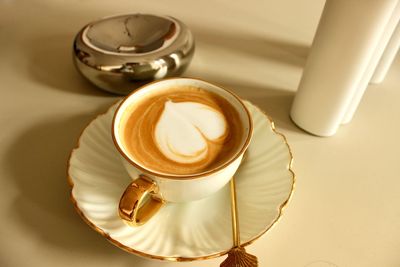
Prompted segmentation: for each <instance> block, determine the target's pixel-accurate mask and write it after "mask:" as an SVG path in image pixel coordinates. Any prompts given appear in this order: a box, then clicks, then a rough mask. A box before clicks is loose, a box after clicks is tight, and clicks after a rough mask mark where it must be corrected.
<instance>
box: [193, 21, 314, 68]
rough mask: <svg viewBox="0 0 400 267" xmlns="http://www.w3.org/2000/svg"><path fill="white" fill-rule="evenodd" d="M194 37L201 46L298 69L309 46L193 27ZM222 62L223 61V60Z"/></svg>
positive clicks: (241, 33)
mask: <svg viewBox="0 0 400 267" xmlns="http://www.w3.org/2000/svg"><path fill="white" fill-rule="evenodd" d="M192 30H193V33H194V36H195V38H196V41H197V43H198V44H199V45H202V44H207V45H212V46H217V47H220V48H224V49H229V50H234V51H235V52H237V53H240V54H241V55H245V56H249V57H258V58H260V59H268V60H272V61H277V62H281V63H285V64H290V65H293V66H297V67H303V66H304V64H305V62H306V58H307V55H308V52H309V49H310V48H309V46H307V45H304V44H300V43H292V42H288V41H285V40H279V39H276V38H274V37H269V36H267V35H266V34H265V36H262V35H259V34H258V35H255V34H252V33H251V32H246V33H244V32H238V33H236V34H235V31H229V32H228V31H224V32H222V31H221V30H219V31H216V30H214V29H211V28H202V27H200V26H195V25H193V27H192ZM221 60H223V59H222V58H221Z"/></svg>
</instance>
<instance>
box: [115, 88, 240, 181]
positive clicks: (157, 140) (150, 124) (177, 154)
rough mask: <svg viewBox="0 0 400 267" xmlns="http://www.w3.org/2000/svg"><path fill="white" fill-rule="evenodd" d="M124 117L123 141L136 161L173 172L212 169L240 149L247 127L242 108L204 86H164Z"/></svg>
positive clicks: (159, 169)
mask: <svg viewBox="0 0 400 267" xmlns="http://www.w3.org/2000/svg"><path fill="white" fill-rule="evenodd" d="M124 116H125V117H124V119H122V121H123V122H122V123H121V124H122V128H123V129H122V132H123V142H124V146H125V147H126V149H127V151H128V152H129V154H130V155H132V158H134V159H135V161H137V162H139V163H140V164H141V165H143V166H145V167H146V168H149V169H151V170H154V171H157V172H162V173H168V174H194V173H202V172H206V171H208V170H212V169H213V168H215V167H216V166H219V165H221V164H222V163H223V162H226V161H227V160H229V159H230V158H231V157H233V156H234V154H235V153H236V152H237V150H238V147H240V146H241V142H242V141H243V129H242V126H241V122H240V118H239V114H238V112H237V111H236V109H235V108H234V107H233V106H232V105H231V104H230V103H229V102H228V101H227V100H226V99H224V98H222V97H220V96H219V95H217V94H214V93H211V92H208V91H206V90H204V89H201V88H198V87H191V86H184V87H177V88H171V89H168V90H165V91H158V92H157V93H155V94H154V95H150V96H148V97H143V99H142V100H141V101H140V102H139V103H135V105H132V106H131V109H128V111H127V112H126V115H124Z"/></svg>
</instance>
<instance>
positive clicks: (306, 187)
mask: <svg viewBox="0 0 400 267" xmlns="http://www.w3.org/2000/svg"><path fill="white" fill-rule="evenodd" d="M323 4H324V1H322V0H320V1H313V0H301V1H290V0H285V1H278V0H268V1H267V0H264V1H262V0H254V1H247V2H246V3H245V2H244V1H227V0H216V1H183V0H181V1H179V0H170V1H153V0H146V1H133V0H126V1H98V0H86V1H83V0H81V1H77V0H73V1H61V0H58V1H50V0H44V1H28V0H26V1H16V0H15V1H14V0H1V1H0V84H1V85H0V86H1V87H0V88H1V97H0V111H1V112H0V125H1V130H0V146H1V149H0V190H1V193H0V212H1V213H0V266H4V267H8V266H68V267H69V266H96V267H101V266H126V267H128V266H129V267H130V266H138V267H148V266H165V267H167V266H182V267H184V266H219V263H220V262H221V260H222V259H213V260H208V261H203V262H192V263H173V262H172V263H162V262H154V261H149V260H146V259H142V258H139V257H137V256H134V255H131V254H128V253H126V252H124V251H122V250H120V249H119V248H117V247H115V246H113V245H112V244H110V243H109V242H107V241H106V240H105V239H104V238H103V237H102V236H100V235H99V234H97V233H96V232H94V231H93V230H91V229H90V228H89V227H88V226H87V225H86V224H85V223H84V222H83V221H82V220H81V219H80V217H79V216H78V215H77V214H76V213H75V211H74V209H73V207H72V205H71V203H70V202H69V187H68V185H67V182H66V174H65V172H66V160H67V158H68V155H69V153H70V150H71V149H72V147H73V146H74V145H75V142H76V140H77V137H78V136H79V134H80V132H81V130H82V128H83V127H84V126H85V125H86V124H87V123H88V122H89V121H90V120H91V119H93V118H94V116H95V115H96V114H97V113H99V112H102V111H105V110H106V109H107V107H108V106H109V105H110V104H111V103H113V102H115V101H116V100H117V99H118V98H117V97H116V96H112V95H110V94H107V93H103V92H101V91H98V90H97V89H96V88H94V87H93V86H91V85H90V84H88V83H87V82H86V81H85V80H83V79H82V78H81V77H80V76H79V75H78V74H77V72H76V71H75V69H74V67H73V65H72V62H71V44H72V41H73V37H74V35H75V34H76V33H77V31H78V30H79V29H80V28H81V27H82V26H83V25H84V24H86V23H87V22H89V21H91V20H94V19H96V18H99V17H102V16H106V15H111V14H116V13H129V12H150V13H158V14H169V15H173V16H176V17H177V18H180V19H181V20H183V21H184V22H186V23H187V24H188V25H189V27H190V28H191V29H192V30H193V32H194V34H195V36H196V39H197V50H196V54H195V57H194V60H193V63H192V65H191V66H190V68H189V71H188V72H187V73H186V75H187V76H195V77H201V78H203V79H206V80H209V81H212V82H216V83H218V84H221V85H224V86H226V87H229V88H231V89H233V90H234V91H236V92H237V93H238V94H240V95H241V96H243V97H244V98H247V99H249V100H251V101H253V102H255V103H256V104H258V105H259V106H260V107H261V108H263V109H264V110H265V111H267V112H268V113H269V114H270V115H271V116H272V117H273V118H274V120H275V121H276V125H277V128H278V129H279V130H281V131H282V132H283V133H285V135H286V136H287V138H288V140H289V143H290V144H291V146H292V150H293V153H294V156H295V164H294V169H295V172H296V174H297V185H296V189H295V192H294V195H293V198H292V199H291V202H290V204H289V206H288V207H287V209H286V210H285V212H284V215H283V218H282V219H281V220H280V222H279V223H278V224H277V225H276V227H274V228H273V229H272V230H271V231H270V232H268V233H267V234H266V235H265V236H263V237H262V238H261V239H259V240H258V241H256V242H255V243H254V244H253V245H251V246H250V247H249V250H250V251H251V252H252V253H253V254H256V255H257V256H258V257H259V260H260V266H262V267H264V266H266V267H268V266H273V267H280V266H282V267H304V266H311V267H328V266H339V267H345V266H346V267H356V266H362V267H378V266H379V267H381V266H383V267H396V266H400V174H399V173H400V172H399V169H398V168H399V165H400V164H399V163H400V157H399V151H400V142H399V139H398V138H399V137H400V122H399V116H400V105H399V100H400V88H399V87H400V75H399V73H400V58H398V59H397V60H396V61H395V63H394V66H393V67H392V69H391V71H390V72H389V74H388V76H387V78H386V80H385V81H384V82H383V83H382V84H380V85H373V86H370V88H369V89H368V90H367V92H366V94H365V97H364V99H363V101H362V103H361V105H360V107H359V110H358V112H357V114H356V115H355V118H354V120H353V121H352V122H351V124H349V125H347V126H344V127H342V128H341V129H340V131H339V132H338V134H337V135H336V136H334V137H331V138H319V137H314V136H310V135H308V134H306V133H304V132H302V131H301V130H299V129H298V128H296V127H295V126H294V124H293V123H292V122H291V121H290V119H289V116H288V112H289V108H290V104H291V101H292V99H293V95H294V93H295V90H296V88H297V85H298V82H299V79H300V75H301V72H302V67H303V65H304V63H305V58H306V56H307V53H308V51H309V46H310V44H311V40H312V37H313V34H314V32H315V29H316V26H317V22H318V19H319V17H320V14H321V10H322V8H323Z"/></svg>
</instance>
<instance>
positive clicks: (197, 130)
mask: <svg viewBox="0 0 400 267" xmlns="http://www.w3.org/2000/svg"><path fill="white" fill-rule="evenodd" d="M226 129H227V124H226V121H225V117H224V115H223V114H221V113H220V112H219V111H218V110H215V109H213V108H212V107H209V106H207V105H204V104H201V103H196V102H178V103H175V102H173V101H170V100H169V101H166V102H165V104H164V110H163V112H162V114H161V116H160V118H159V121H158V123H157V125H156V127H155V132H154V136H155V139H156V143H157V146H158V148H159V150H160V151H161V152H162V153H163V154H164V156H166V157H167V158H169V159H170V160H173V161H176V162H179V163H193V162H197V161H200V160H202V159H204V158H205V157H206V156H207V151H208V146H209V142H213V141H215V140H218V139H219V138H221V137H223V136H224V135H225V133H226Z"/></svg>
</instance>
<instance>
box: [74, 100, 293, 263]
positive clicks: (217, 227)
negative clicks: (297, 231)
mask: <svg viewBox="0 0 400 267" xmlns="http://www.w3.org/2000/svg"><path fill="white" fill-rule="evenodd" d="M116 106H117V105H113V106H112V107H111V108H110V109H109V110H108V111H107V112H106V113H105V114H102V115H99V116H98V117H97V118H96V119H94V120H93V121H92V122H91V123H90V124H89V125H88V126H87V128H86V129H85V130H84V131H83V133H82V135H81V137H80V139H79V142H78V145H77V147H76V148H75V149H74V150H73V151H72V153H71V157H70V159H69V162H68V164H69V165H68V180H69V182H70V184H71V188H72V191H71V200H72V202H73V203H74V206H75V208H76V210H77V212H78V213H79V215H81V217H82V218H83V220H84V221H85V222H86V223H87V224H89V225H90V226H91V227H92V228H93V229H94V230H96V231H97V232H99V233H100V234H102V235H103V236H104V237H105V238H107V239H108V240H109V241H110V242H111V243H113V244H114V245H116V246H118V247H120V248H122V249H124V250H126V251H128V252H131V253H134V254H137V255H140V256H144V257H147V258H152V259H160V260H170V261H192V260H202V259H208V258H213V257H217V256H221V255H224V254H226V253H227V252H228V250H229V249H230V248H231V247H232V230H231V214H230V197H229V187H228V186H225V187H224V188H223V189H222V190H220V191H219V192H217V193H216V194H214V195H212V196H210V197H209V198H206V199H203V200H199V201H195V202H190V203H183V204H167V205H165V206H164V207H163V208H162V209H161V210H160V211H159V212H158V214H156V215H155V217H153V218H152V219H151V220H150V221H149V222H147V223H146V224H145V225H143V226H140V227H137V228H134V227H130V226H127V225H126V224H125V223H124V222H123V221H122V220H121V219H120V218H119V216H118V212H117V211H118V210H117V208H118V203H119V199H120V197H121V195H122V193H123V192H124V190H125V187H126V186H127V185H128V184H129V183H130V181H131V178H130V177H129V176H128V174H127V173H126V171H125V169H124V168H123V166H122V163H121V161H120V158H119V155H118V153H117V151H116V149H115V148H114V144H113V142H112V139H111V133H110V132H111V120H112V117H113V113H114V111H115V108H116ZM246 106H247V107H248V108H249V110H250V112H251V114H252V117H253V122H254V136H253V140H252V142H251V144H250V147H249V148H248V151H247V154H246V159H245V160H244V162H243V163H242V165H241V166H240V168H239V170H238V172H237V174H236V175H235V178H236V180H235V181H236V185H237V199H238V210H239V220H240V238H241V241H242V244H243V245H248V244H250V243H251V242H253V241H254V240H255V239H257V238H258V237H260V236H261V235H263V234H264V233H265V232H267V230H268V229H270V228H271V226H272V225H273V224H274V223H275V222H276V221H277V220H278V218H279V217H280V215H281V212H282V209H283V207H284V206H285V205H286V203H287V202H288V200H289V198H290V196H291V194H292V191H293V187H294V173H293V171H292V170H291V163H292V159H293V158H292V154H291V152H290V148H289V146H288V144H287V142H286V139H285V137H284V136H283V135H281V134H279V133H277V132H276V131H275V128H274V124H273V123H272V122H271V121H270V120H269V119H268V117H267V116H266V115H265V114H264V113H263V112H262V111H261V110H260V109H258V108H257V107H255V106H254V105H252V104H251V103H250V102H246Z"/></svg>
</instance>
